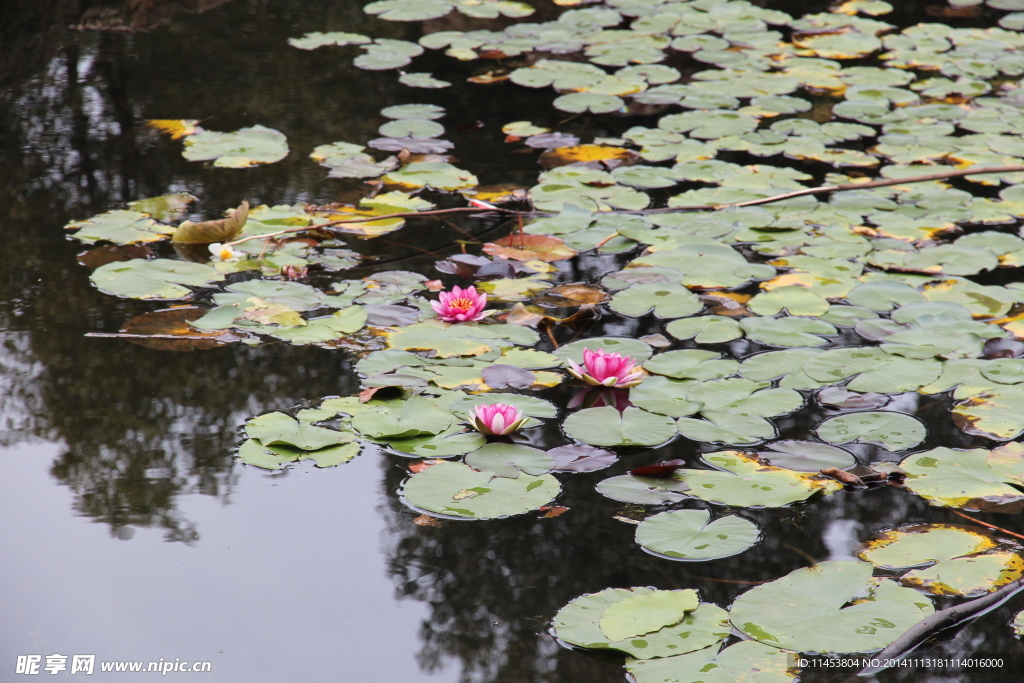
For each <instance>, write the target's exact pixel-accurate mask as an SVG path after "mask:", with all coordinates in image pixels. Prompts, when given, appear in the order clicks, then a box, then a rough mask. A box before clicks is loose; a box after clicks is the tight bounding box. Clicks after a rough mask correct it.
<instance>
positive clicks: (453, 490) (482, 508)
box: [357, 416, 561, 519]
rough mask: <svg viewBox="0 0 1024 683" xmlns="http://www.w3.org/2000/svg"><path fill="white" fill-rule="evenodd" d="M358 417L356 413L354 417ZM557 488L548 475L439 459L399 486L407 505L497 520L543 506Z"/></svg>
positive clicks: (460, 517) (558, 488)
mask: <svg viewBox="0 0 1024 683" xmlns="http://www.w3.org/2000/svg"><path fill="white" fill-rule="evenodd" d="M357 417H358V416H357ZM560 491H561V487H560V486H559V484H558V480H557V479H555V478H554V477H552V476H551V475H550V474H544V475H541V476H539V477H534V476H531V475H528V474H521V475H520V476H518V477H517V478H515V479H509V478H506V477H493V476H492V475H491V473H489V472H477V471H476V470H474V469H473V468H471V467H470V466H469V465H465V464H463V463H458V462H440V463H438V464H436V465H433V466H432V467H428V468H427V469H425V470H423V471H422V472H420V473H419V474H414V475H413V476H411V477H410V478H409V479H408V480H407V481H406V482H405V485H404V486H403V487H402V491H401V494H402V498H403V500H404V501H405V502H407V503H408V504H409V505H412V506H414V507H416V508H418V509H422V510H426V511H427V512H431V513H435V514H439V515H444V516H448V517H451V518H454V519H497V518H500V517H510V516H512V515H521V514H523V513H525V512H530V511H531V510H536V509H538V508H541V507H544V506H545V505H547V504H548V503H550V502H551V501H552V500H554V498H555V496H557V495H558V493H559V492H560Z"/></svg>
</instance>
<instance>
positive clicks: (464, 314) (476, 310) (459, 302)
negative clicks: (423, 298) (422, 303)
mask: <svg viewBox="0 0 1024 683" xmlns="http://www.w3.org/2000/svg"><path fill="white" fill-rule="evenodd" d="M439 296H440V299H441V300H440V301H431V302H430V305H431V306H432V307H433V308H434V312H435V313H437V317H439V318H440V319H441V320H444V321H446V322H450V323H464V322H473V321H474V320H480V319H482V318H483V317H484V316H485V315H487V314H486V313H484V306H486V305H487V295H486V294H484V293H483V292H480V293H477V291H476V287H472V286H470V287H466V288H465V289H462V288H461V287H459V286H458V285H456V286H455V287H452V291H450V292H441V294H440V295H439Z"/></svg>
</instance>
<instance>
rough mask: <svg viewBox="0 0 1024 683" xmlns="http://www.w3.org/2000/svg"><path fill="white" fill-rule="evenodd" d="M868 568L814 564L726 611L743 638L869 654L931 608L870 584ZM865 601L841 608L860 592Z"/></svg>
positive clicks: (902, 591) (913, 594)
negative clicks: (864, 595) (868, 592)
mask: <svg viewBox="0 0 1024 683" xmlns="http://www.w3.org/2000/svg"><path fill="white" fill-rule="evenodd" d="M871 569H872V567H871V564H869V563H867V562H859V561H852V562H851V561H838V562H819V563H818V564H816V565H814V566H813V567H807V568H805V569H797V570H795V571H793V572H790V573H789V574H787V575H786V576H784V577H782V578H781V579H776V580H775V581H772V582H771V583H766V584H763V585H761V586H756V587H754V588H752V589H750V590H749V591H747V592H746V593H743V594H742V595H740V596H739V597H738V598H736V600H735V601H734V602H733V604H732V607H731V608H730V610H729V615H730V618H731V620H732V623H733V625H734V626H736V628H738V629H739V630H740V631H742V632H743V633H744V634H746V635H747V636H749V637H751V638H753V639H754V640H757V641H760V642H762V643H765V644H768V645H772V646H773V647H779V648H786V649H790V650H795V651H798V652H837V653H845V652H873V651H875V650H878V649H880V648H884V647H885V646H886V645H888V644H890V643H891V642H893V641H894V640H895V639H896V638H898V637H899V636H901V635H903V633H904V632H905V631H906V630H907V629H909V628H910V627H911V626H913V625H914V624H916V623H917V622H919V621H920V620H921V619H923V618H925V617H927V616H928V615H930V614H931V613H932V612H933V611H934V608H933V607H932V604H931V601H930V600H928V598H926V597H924V596H922V595H921V594H920V593H918V592H917V591H914V590H912V589H908V588H899V587H898V586H897V585H896V584H894V583H893V582H892V581H890V580H888V579H879V580H875V581H872V579H871ZM870 588H873V592H872V595H871V596H870V597H869V599H867V600H858V601H856V602H855V604H851V605H849V606H846V607H844V605H846V604H847V603H849V602H851V601H853V600H854V598H855V597H857V596H858V595H859V594H862V593H863V592H864V591H865V589H870Z"/></svg>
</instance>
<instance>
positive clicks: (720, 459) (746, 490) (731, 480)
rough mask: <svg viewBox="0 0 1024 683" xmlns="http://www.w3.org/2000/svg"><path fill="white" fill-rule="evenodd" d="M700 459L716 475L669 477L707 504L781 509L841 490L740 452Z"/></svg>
mask: <svg viewBox="0 0 1024 683" xmlns="http://www.w3.org/2000/svg"><path fill="white" fill-rule="evenodd" d="M701 457H702V459H703V460H704V461H705V462H707V463H708V464H709V465H711V466H713V467H716V468H719V470H720V471H715V470H697V469H680V470H676V472H675V474H674V475H673V476H674V478H676V479H678V480H680V481H683V482H685V483H687V484H689V486H690V492H689V495H692V496H696V497H697V498H700V499H702V500H706V501H708V502H710V503H719V504H721V505H735V506H738V507H782V506H785V505H789V504H790V503H795V502H797V501H801V500H806V499H807V498H810V497H811V496H812V495H814V494H815V493H818V492H819V491H824V492H826V493H832V492H835V491H838V490H839V489H841V488H842V485H841V484H839V482H837V481H834V480H832V479H828V478H826V477H822V476H819V475H813V474H808V473H804V472H794V471H792V470H788V469H783V468H781V467H773V466H771V465H765V464H763V463H761V462H759V461H758V460H757V458H756V457H754V456H753V455H751V454H749V453H744V452H741V451H718V452H715V453H705V454H704V455H703V456H701Z"/></svg>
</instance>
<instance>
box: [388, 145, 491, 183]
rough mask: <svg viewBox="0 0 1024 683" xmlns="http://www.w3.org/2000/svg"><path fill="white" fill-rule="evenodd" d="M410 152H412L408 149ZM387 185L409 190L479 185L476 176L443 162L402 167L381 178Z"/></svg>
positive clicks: (424, 162) (418, 163) (427, 162)
mask: <svg viewBox="0 0 1024 683" xmlns="http://www.w3.org/2000/svg"><path fill="white" fill-rule="evenodd" d="M410 151H412V150H411V149H410ZM382 179H383V181H384V182H385V183H387V184H389V185H398V186H400V187H407V188H411V189H416V188H421V187H432V188H434V189H435V190H463V189H466V188H469V187H475V186H476V185H479V184H480V181H478V180H477V178H476V176H475V175H473V174H472V173H470V172H469V171H463V170H462V169H460V168H456V167H455V166H452V165H451V164H449V163H447V162H444V161H423V162H416V163H411V164H409V165H407V166H403V167H402V168H400V169H398V170H397V171H392V172H390V173H387V174H385V175H384V177H383V178H382Z"/></svg>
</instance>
